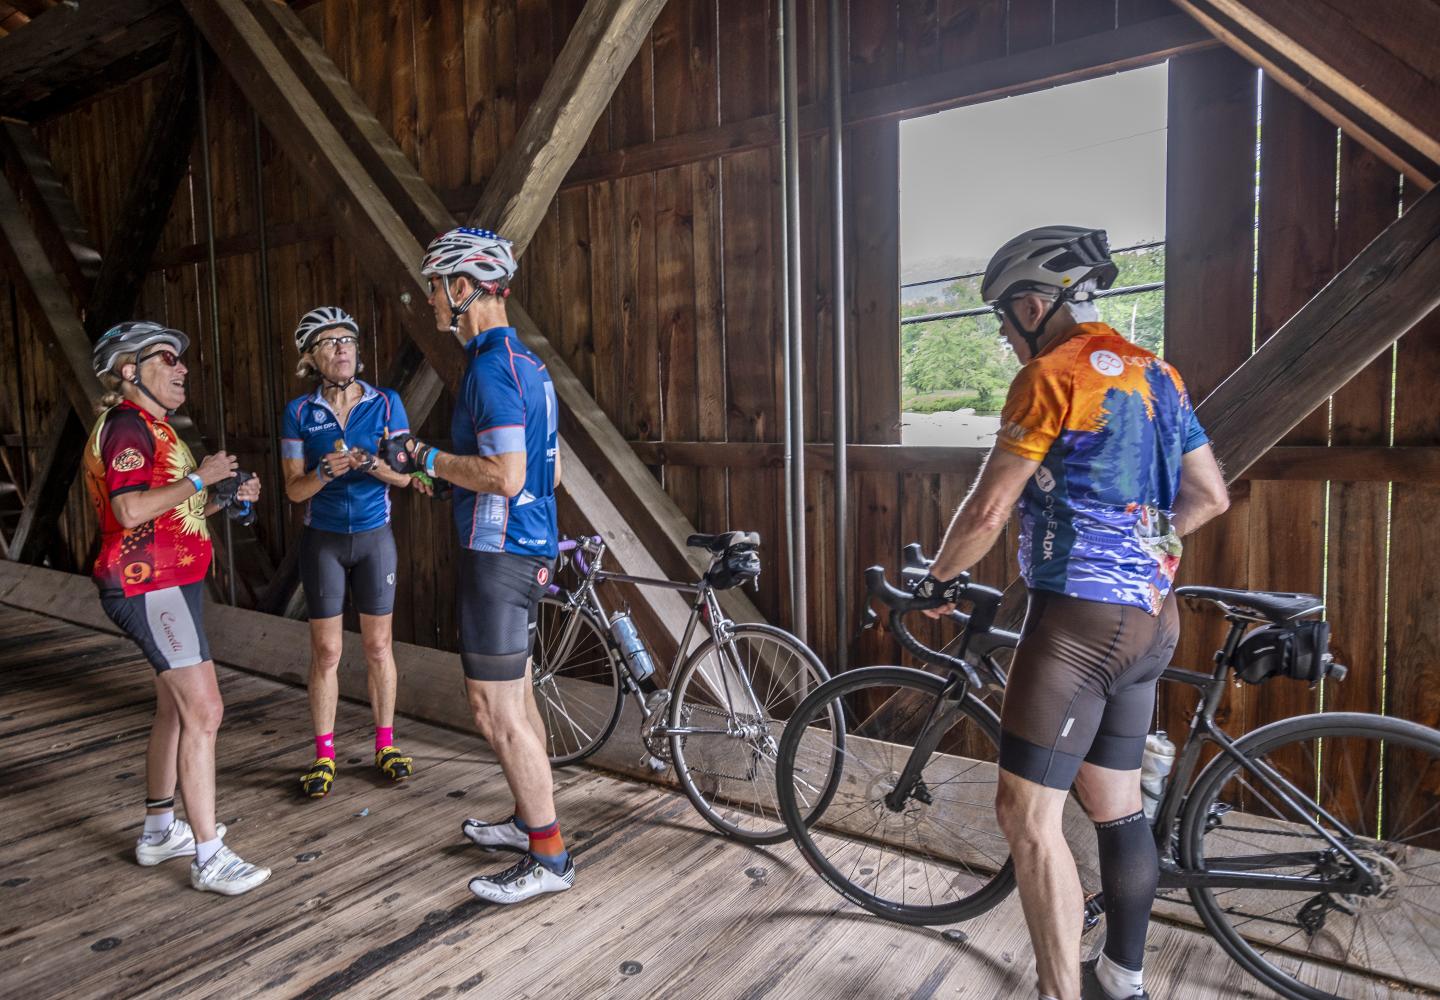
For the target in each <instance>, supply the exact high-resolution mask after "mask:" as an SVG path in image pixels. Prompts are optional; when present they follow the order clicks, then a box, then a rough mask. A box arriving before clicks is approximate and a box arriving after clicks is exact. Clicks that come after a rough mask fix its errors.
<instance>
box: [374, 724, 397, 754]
mask: <svg viewBox="0 0 1440 1000" xmlns="http://www.w3.org/2000/svg"><path fill="white" fill-rule="evenodd" d="M394 745H395V727H394V726H376V727H375V752H376V753H379V752H380V751H381V750H384V749H385V748H386V747H388V746H394Z"/></svg>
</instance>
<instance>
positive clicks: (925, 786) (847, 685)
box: [779, 667, 1015, 925]
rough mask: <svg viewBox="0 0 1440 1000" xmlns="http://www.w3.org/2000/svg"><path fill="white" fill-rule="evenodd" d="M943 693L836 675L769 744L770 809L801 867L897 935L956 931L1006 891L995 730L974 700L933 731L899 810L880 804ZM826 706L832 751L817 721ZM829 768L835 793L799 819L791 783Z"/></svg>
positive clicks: (918, 678) (1010, 880)
mask: <svg viewBox="0 0 1440 1000" xmlns="http://www.w3.org/2000/svg"><path fill="white" fill-rule="evenodd" d="M945 683H946V682H945V680H944V678H941V677H937V676H935V675H934V674H928V673H925V672H924V671H921V670H911V669H909V668H906V667H865V668H862V669H859V670H853V671H850V672H848V673H844V674H841V675H840V676H839V677H836V678H835V679H834V680H832V681H830V682H829V683H828V684H826V685H824V686H823V687H821V688H820V689H819V690H817V691H815V692H814V693H813V694H811V695H810V697H809V698H807V699H805V703H804V704H803V705H801V706H800V708H799V709H798V710H797V711H796V713H795V718H794V719H793V720H792V721H791V723H790V725H789V726H788V727H787V728H786V730H785V736H784V738H783V739H782V740H781V742H780V762H779V789H780V802H781V808H782V810H783V813H784V816H785V822H786V827H787V829H788V830H789V831H790V835H791V837H793V838H794V840H795V843H796V844H797V845H798V846H799V847H800V850H801V851H802V852H803V853H804V855H805V859H806V860H807V861H808V862H809V863H810V866H811V867H812V868H814V869H815V871H817V872H818V873H819V874H820V876H821V877H822V878H823V879H825V881H826V882H828V883H829V884H830V886H831V887H832V888H834V889H835V890H836V891H837V892H839V893H840V894H841V895H842V896H844V897H845V898H846V899H848V900H850V901H851V902H852V903H855V904H856V905H858V906H863V907H864V908H865V909H867V910H869V911H870V912H871V913H877V914H879V915H880V916H882V917H888V918H889V919H891V920H896V921H899V922H901V923H906V924H925V925H929V924H948V923H954V922H956V921H959V920H965V919H967V918H969V917H973V916H975V915H977V914H979V913H983V912H984V911H985V910H988V909H989V908H990V907H992V906H994V905H995V904H996V903H998V902H999V901H1000V900H1001V899H1003V898H1004V897H1005V895H1006V894H1007V893H1009V892H1010V890H1011V889H1012V888H1014V885H1015V873H1014V870H1013V868H1012V867H1011V862H1010V850H1009V847H1008V845H1007V844H1006V842H1005V836H1004V834H1003V833H1001V831H1000V825H999V823H998V822H997V821H996V818H995V787H996V782H997V780H998V777H999V765H998V761H999V741H1000V723H999V720H998V719H997V718H996V717H995V713H994V712H992V711H990V709H989V708H987V707H986V706H984V705H982V704H981V703H979V702H978V701H976V700H975V699H974V698H972V697H968V696H967V697H966V699H965V700H964V701H962V702H960V703H959V704H957V705H956V706H955V709H954V714H953V715H952V716H951V717H950V718H949V719H948V720H946V721H944V722H942V723H940V724H941V725H944V726H945V728H946V732H945V733H944V734H943V736H942V737H941V739H940V742H939V744H938V749H937V750H936V751H935V752H934V753H932V754H931V755H930V757H929V759H928V760H926V761H925V763H924V765H923V768H922V769H921V772H920V782H919V784H917V785H916V789H915V792H914V793H912V794H911V796H910V798H909V800H908V801H906V802H905V803H903V804H902V805H901V807H900V808H898V809H896V808H893V807H892V805H891V804H889V803H888V802H887V801H886V800H887V796H889V794H890V793H891V791H892V790H893V789H894V788H895V784H896V780H897V778H898V777H899V776H900V773H901V771H902V770H903V769H904V767H905V764H906V762H907V761H908V760H909V758H910V755H911V754H912V753H913V747H914V744H915V741H916V739H917V738H918V736H919V734H920V731H921V730H922V728H924V726H925V724H926V720H927V719H928V718H929V717H930V713H931V711H932V710H933V709H934V708H935V707H936V706H937V705H938V704H939V702H940V695H941V692H942V691H943V690H944V689H945ZM837 703H838V704H842V705H844V706H845V710H844V722H845V729H844V740H843V743H842V742H841V741H839V740H836V739H834V738H833V735H832V734H833V730H832V729H831V726H830V723H829V721H828V718H827V716H828V714H830V713H831V712H833V708H832V707H831V706H834V705H836V704H837ZM832 757H833V758H836V759H838V761H839V765H840V781H839V785H838V788H837V789H836V790H835V792H834V794H833V795H831V796H829V797H827V798H826V799H825V801H824V802H823V803H822V805H821V808H820V809H818V810H807V808H806V803H805V802H804V801H803V800H802V799H801V798H800V797H799V796H797V794H796V790H797V788H798V787H800V786H799V784H798V783H797V782H795V781H794V780H793V778H794V775H795V774H796V773H797V772H800V771H814V770H815V769H816V768H817V766H823V762H824V761H826V760H827V759H830V758H832ZM817 762H820V763H819V764H817ZM807 812H808V813H809V814H810V815H808V816H807Z"/></svg>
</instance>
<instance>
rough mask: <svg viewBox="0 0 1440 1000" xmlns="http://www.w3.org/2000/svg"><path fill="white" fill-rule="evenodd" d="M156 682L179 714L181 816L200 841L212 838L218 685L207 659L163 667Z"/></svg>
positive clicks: (220, 713) (219, 709)
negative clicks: (172, 700)
mask: <svg viewBox="0 0 1440 1000" xmlns="http://www.w3.org/2000/svg"><path fill="white" fill-rule="evenodd" d="M158 682H159V683H160V684H161V685H162V686H164V687H165V688H166V689H167V690H168V691H169V693H170V696H171V697H172V698H173V699H174V701H175V705H176V708H177V710H178V712H179V715H180V740H179V753H178V755H177V759H178V764H179V778H180V794H181V796H183V797H184V799H185V818H186V819H187V820H188V821H189V822H190V826H191V828H192V829H193V830H194V831H195V839H196V840H197V841H200V842H204V841H207V840H214V839H215V734H216V732H218V731H219V729H220V720H221V719H222V718H223V717H224V715H225V706H224V703H223V702H222V701H221V700H220V685H219V684H218V683H217V682H216V680H215V664H214V662H213V661H211V660H206V661H205V662H204V663H200V664H197V665H196V666H193V667H181V668H180V669H178V670H166V671H164V672H163V673H161V674H160V676H159V678H158Z"/></svg>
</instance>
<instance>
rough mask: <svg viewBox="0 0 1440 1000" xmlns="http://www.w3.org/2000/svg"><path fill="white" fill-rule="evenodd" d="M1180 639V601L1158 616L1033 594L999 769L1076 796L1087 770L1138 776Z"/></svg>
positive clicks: (1005, 716)
mask: <svg viewBox="0 0 1440 1000" xmlns="http://www.w3.org/2000/svg"><path fill="white" fill-rule="evenodd" d="M1179 637H1180V625H1179V615H1178V612H1177V611H1176V609H1175V598H1174V597H1173V596H1172V597H1171V598H1170V599H1169V600H1167V601H1166V602H1165V604H1164V606H1163V607H1162V608H1161V611H1160V614H1159V615H1151V614H1149V613H1148V612H1146V611H1145V610H1143V609H1141V608H1137V607H1133V606H1131V605H1128V604H1103V603H1100V602H1098V601H1083V600H1080V599H1079V598H1076V597H1066V596H1065V595H1064V594H1056V593H1051V592H1049V591H1043V590H1032V591H1031V592H1030V606H1029V610H1028V611H1027V612H1026V614H1025V625H1024V627H1023V628H1022V629H1021V631H1020V645H1019V646H1018V647H1017V648H1016V650H1015V659H1014V661H1013V662H1012V663H1011V665H1010V677H1009V682H1008V684H1007V685H1006V688H1005V704H1004V707H1003V708H1002V710H1001V713H1000V766H1001V767H1002V768H1003V769H1004V770H1006V771H1009V772H1010V773H1012V774H1017V775H1019V776H1020V777H1022V778H1027V779H1029V780H1030V781H1034V782H1036V783H1037V784H1041V785H1046V786H1048V787H1050V788H1069V787H1070V785H1071V784H1072V783H1073V782H1074V781H1075V775H1076V773H1077V772H1078V771H1079V770H1080V765H1081V764H1082V763H1085V762H1089V763H1091V764H1095V765H1098V766H1100V767H1106V768H1113V769H1115V770H1119V771H1130V770H1134V769H1136V768H1138V767H1139V766H1140V758H1141V756H1142V755H1143V753H1144V751H1145V736H1146V735H1147V734H1148V733H1149V732H1150V723H1151V720H1152V719H1153V717H1154V713H1155V684H1156V682H1157V681H1158V680H1159V679H1160V673H1161V671H1163V670H1164V669H1165V667H1166V666H1168V665H1169V663H1170V656H1171V654H1172V653H1174V652H1175V643H1176V641H1177V640H1178V639H1179Z"/></svg>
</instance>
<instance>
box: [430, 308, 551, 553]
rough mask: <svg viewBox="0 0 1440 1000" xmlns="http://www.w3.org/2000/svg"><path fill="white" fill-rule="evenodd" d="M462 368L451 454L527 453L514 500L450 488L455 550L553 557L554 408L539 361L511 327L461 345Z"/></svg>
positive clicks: (549, 387)
mask: <svg viewBox="0 0 1440 1000" xmlns="http://www.w3.org/2000/svg"><path fill="white" fill-rule="evenodd" d="M465 350H466V357H467V363H466V366H465V378H464V380H463V381H462V382H461V385H460V395H459V398H458V399H457V400H456V403H455V412H454V416H453V417H452V419H451V421H450V436H451V438H452V440H453V442H454V452H455V454H456V455H502V454H505V453H507V452H517V451H521V452H524V453H525V485H524V487H523V488H522V489H521V490H520V493H519V494H518V495H516V496H513V497H506V496H501V495H499V494H496V493H479V494H477V493H475V492H473V491H471V490H467V489H465V488H464V487H462V486H459V485H456V487H455V527H456V530H457V531H458V532H459V533H460V543H461V544H462V545H464V546H465V547H466V548H467V549H474V550H475V551H477V552H510V553H514V554H516V555H524V556H544V557H547V558H551V559H553V558H555V556H556V555H558V554H559V548H558V543H559V537H558V534H557V529H556V525H555V458H556V449H557V448H558V446H559V425H558V420H559V408H558V406H557V405H556V401H555V386H554V385H553V384H552V383H551V382H550V376H549V375H547V374H546V373H545V366H544V365H543V364H541V363H540V359H539V358H537V357H535V355H533V354H531V353H530V351H529V350H527V349H526V348H525V346H524V345H523V344H521V343H520V341H519V339H518V338H517V337H516V335H515V330H514V328H513V327H508V326H498V327H494V328H492V329H489V330H486V331H485V332H484V333H482V334H480V335H479V336H477V337H475V338H474V339H473V340H471V341H470V343H469V344H468V345H466V348H465Z"/></svg>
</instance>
